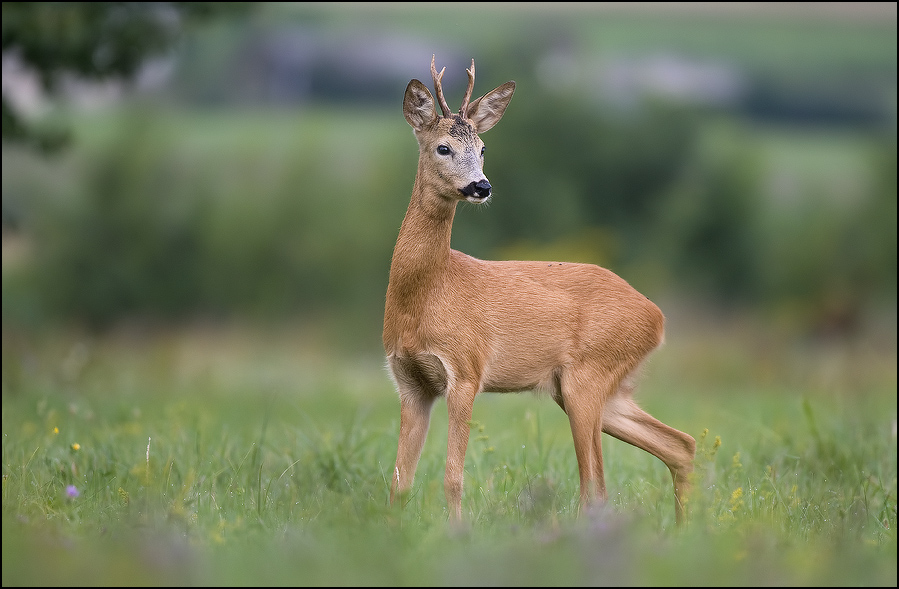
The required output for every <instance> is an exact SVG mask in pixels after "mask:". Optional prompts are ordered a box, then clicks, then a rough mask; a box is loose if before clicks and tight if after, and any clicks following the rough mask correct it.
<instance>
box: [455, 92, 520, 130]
mask: <svg viewBox="0 0 899 589" xmlns="http://www.w3.org/2000/svg"><path fill="white" fill-rule="evenodd" d="M513 92H515V82H506V83H505V84H503V85H502V86H499V87H498V88H494V89H493V90H491V91H490V92H488V93H487V94H484V95H483V96H481V97H480V98H478V99H477V100H475V101H474V102H472V103H471V104H469V105H468V110H467V111H466V113H465V118H467V119H469V120H470V121H471V122H472V123H473V124H474V126H475V128H476V129H477V130H478V133H479V134H480V133H483V132H484V131H487V130H488V129H490V128H492V127H493V125H495V124H497V123H498V122H499V120H500V119H501V118H503V113H504V112H506V107H507V106H509V101H511V100H512V93H513Z"/></svg>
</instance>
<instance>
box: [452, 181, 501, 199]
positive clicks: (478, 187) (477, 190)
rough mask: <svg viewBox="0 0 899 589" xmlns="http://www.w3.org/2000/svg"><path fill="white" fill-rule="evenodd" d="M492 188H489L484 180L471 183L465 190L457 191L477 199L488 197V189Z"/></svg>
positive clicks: (488, 184) (488, 183)
mask: <svg viewBox="0 0 899 589" xmlns="http://www.w3.org/2000/svg"><path fill="white" fill-rule="evenodd" d="M491 188H493V187H492V186H490V182H487V180H486V179H484V180H480V181H478V182H472V183H471V184H469V185H468V186H466V187H465V188H462V189H460V190H459V192H461V193H462V194H464V195H465V196H475V195H477V196H478V198H487V197H488V196H490V189H491Z"/></svg>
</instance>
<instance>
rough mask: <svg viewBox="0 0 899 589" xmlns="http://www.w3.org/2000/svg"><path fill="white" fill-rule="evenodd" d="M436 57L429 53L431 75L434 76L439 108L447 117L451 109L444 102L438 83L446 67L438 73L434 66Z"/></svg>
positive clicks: (441, 88)
mask: <svg viewBox="0 0 899 589" xmlns="http://www.w3.org/2000/svg"><path fill="white" fill-rule="evenodd" d="M436 57H437V56H436V55H431V76H432V77H433V78H434V91H435V92H437V102H438V103H439V104H440V110H442V111H443V116H445V117H448V116H450V114H451V113H452V111H450V107H449V105H448V104H447V103H446V98H444V97H443V86H441V85H440V80H442V79H443V72H445V71H446V68H445V67H444V68H443V69H442V70H440V73H439V74H438V73H437V67H436V66H434V59H435V58H436Z"/></svg>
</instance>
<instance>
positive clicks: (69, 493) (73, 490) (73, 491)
mask: <svg viewBox="0 0 899 589" xmlns="http://www.w3.org/2000/svg"><path fill="white" fill-rule="evenodd" d="M80 494H81V493H79V492H78V487H76V486H75V485H69V486H68V487H66V497H68V498H69V499H74V498H75V497H77V496H78V495H80Z"/></svg>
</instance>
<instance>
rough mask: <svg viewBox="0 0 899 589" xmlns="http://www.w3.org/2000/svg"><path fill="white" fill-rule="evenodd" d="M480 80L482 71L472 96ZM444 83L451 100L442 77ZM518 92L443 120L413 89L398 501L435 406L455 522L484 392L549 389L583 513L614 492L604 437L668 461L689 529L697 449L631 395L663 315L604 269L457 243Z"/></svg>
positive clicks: (395, 291) (395, 303)
mask: <svg viewBox="0 0 899 589" xmlns="http://www.w3.org/2000/svg"><path fill="white" fill-rule="evenodd" d="M432 71H435V72H436V70H434V68H433V62H432ZM473 72H474V64H473V63H472V69H471V70H470V72H469V90H468V93H469V94H470V91H471V86H472V85H473V77H474V75H473ZM441 74H442V72H441ZM434 81H435V85H436V86H437V87H438V95H439V94H441V91H440V90H439V83H440V80H439V76H437V75H434ZM514 87H515V85H514V82H507V83H506V84H503V85H502V86H499V87H498V88H496V89H494V90H492V91H491V92H488V93H487V94H485V95H484V96H482V97H481V98H479V99H477V100H475V101H474V102H472V103H471V104H470V105H468V106H467V108H466V112H465V113H464V116H463V113H460V115H451V116H444V117H440V116H438V115H437V113H436V109H435V106H434V100H433V98H432V97H431V94H430V92H429V91H428V90H427V88H426V87H425V86H424V85H423V84H422V83H421V82H419V81H418V80H412V81H411V82H410V83H409V85H408V87H407V88H406V95H405V98H404V101H403V112H404V115H405V117H406V120H407V121H408V122H409V124H410V125H411V126H412V128H413V130H414V131H415V136H416V138H417V139H418V143H419V163H418V172H417V174H416V177H415V184H414V186H413V189H412V198H411V200H410V203H409V208H408V210H407V211H406V216H405V219H404V220H403V223H402V226H401V228H400V232H399V236H398V238H397V242H396V248H395V249H394V253H393V260H392V263H391V266H390V282H389V285H388V287H387V299H386V306H385V311H384V334H383V338H384V350H385V352H386V354H387V361H388V366H389V368H390V371H391V374H392V375H393V378H394V381H395V383H396V386H397V389H398V392H399V397H400V405H401V410H400V435H399V444H398V450H397V459H396V466H395V469H394V473H393V482H392V485H391V501H393V500H394V498H395V495H396V493H397V492H401V491H405V490H407V489H409V488H410V487H411V485H412V479H413V476H414V474H415V469H416V466H417V464H418V460H419V458H420V456H421V450H422V446H423V444H424V441H425V437H426V435H427V431H428V425H429V422H430V413H431V408H432V406H433V403H434V401H435V400H436V399H437V398H438V397H441V396H443V397H445V398H446V403H447V408H448V414H449V433H448V445H447V461H446V474H445V479H444V490H445V492H446V499H447V503H448V506H449V510H450V515H451V517H452V518H453V519H455V520H458V519H460V518H461V515H462V479H463V465H464V461H465V450H466V447H467V445H468V434H469V431H468V422H469V421H470V420H471V415H472V406H473V404H474V399H475V396H476V395H477V394H478V393H480V392H483V391H495V392H512V391H522V390H529V389H540V390H545V391H547V392H549V394H550V395H551V396H552V398H553V399H554V400H555V401H556V403H558V405H559V406H560V407H561V408H562V409H563V410H564V411H565V413H566V414H567V415H568V418H569V422H570V424H571V431H572V436H573V439H574V448H575V454H576V456H577V463H578V470H579V475H580V487H581V489H580V499H581V503H582V505H586V504H587V503H589V502H590V500H591V499H593V498H594V497H598V498H599V499H604V498H605V496H606V488H605V482H604V479H603V466H602V447H601V433H602V432H606V433H608V434H610V435H612V436H614V437H616V438H618V439H621V440H623V441H625V442H628V443H630V444H633V445H634V446H637V447H639V448H642V449H644V450H646V451H647V452H650V453H651V454H653V455H655V456H657V457H658V458H659V459H661V460H662V462H664V463H665V464H666V465H667V466H668V468H669V470H670V471H671V475H672V478H673V481H674V488H675V510H676V514H677V519H678V521H680V520H681V519H682V517H683V498H684V493H685V492H686V490H687V488H688V485H689V480H688V479H689V475H690V473H691V472H692V470H693V457H694V453H695V441H694V440H693V438H692V437H690V436H689V435H687V434H685V433H683V432H680V431H678V430H676V429H673V428H671V427H668V426H667V425H665V424H663V423H661V422H659V421H657V420H656V419H654V418H653V417H652V416H650V415H649V414H647V413H646V412H644V411H643V410H641V409H640V408H639V407H638V406H637V405H636V403H635V402H634V401H633V400H632V398H631V394H632V391H633V386H634V385H633V380H634V374H635V372H636V371H637V369H638V368H639V366H640V364H641V363H642V362H643V361H644V360H645V359H646V357H647V356H648V355H649V354H650V353H651V352H652V351H653V350H654V349H656V348H657V347H658V346H659V345H660V344H661V342H662V339H663V332H664V316H663V315H662V313H661V311H660V310H659V308H658V307H657V306H656V305H654V304H653V303H652V302H651V301H649V300H648V299H647V298H646V297H644V296H643V295H641V294H640V293H639V292H637V291H636V290H634V289H633V288H632V287H631V286H630V285H629V284H628V283H627V282H625V281H624V280H622V279H621V278H619V277H618V276H616V275H615V274H614V273H612V272H610V271H609V270H606V269H604V268H600V267H598V266H594V265H590V264H573V263H564V262H562V263H560V262H512V261H507V262H493V261H483V260H478V259H476V258H473V257H471V256H468V255H466V254H463V253H461V252H458V251H455V250H453V249H451V248H450V234H451V231H452V223H453V216H454V214H455V210H456V205H457V203H458V202H459V201H460V200H463V199H465V198H466V196H465V193H463V192H462V189H463V188H465V187H466V186H468V185H470V184H471V183H474V182H479V181H486V178H485V177H484V174H483V158H482V156H481V150H482V148H483V142H482V141H481V139H480V137H479V136H478V134H479V133H483V132H484V131H486V130H488V129H490V128H491V127H493V125H495V124H496V123H497V122H498V121H499V120H500V118H501V117H502V115H503V113H504V112H505V109H506V107H507V106H508V104H509V101H510V100H511V98H512V93H513V91H514ZM463 104H464V103H463ZM466 126H467V129H466V128H465V127H466ZM438 146H446V147H448V148H449V149H450V150H451V152H452V154H451V155H446V154H445V153H444V154H441V153H439V152H438V149H437V148H438ZM444 151H445V150H444ZM469 200H471V199H470V198H469Z"/></svg>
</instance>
